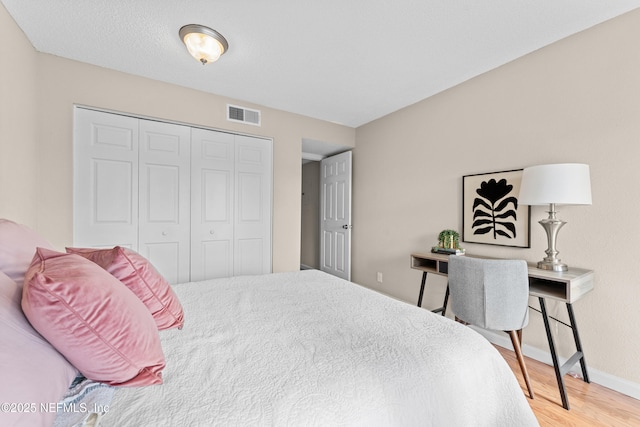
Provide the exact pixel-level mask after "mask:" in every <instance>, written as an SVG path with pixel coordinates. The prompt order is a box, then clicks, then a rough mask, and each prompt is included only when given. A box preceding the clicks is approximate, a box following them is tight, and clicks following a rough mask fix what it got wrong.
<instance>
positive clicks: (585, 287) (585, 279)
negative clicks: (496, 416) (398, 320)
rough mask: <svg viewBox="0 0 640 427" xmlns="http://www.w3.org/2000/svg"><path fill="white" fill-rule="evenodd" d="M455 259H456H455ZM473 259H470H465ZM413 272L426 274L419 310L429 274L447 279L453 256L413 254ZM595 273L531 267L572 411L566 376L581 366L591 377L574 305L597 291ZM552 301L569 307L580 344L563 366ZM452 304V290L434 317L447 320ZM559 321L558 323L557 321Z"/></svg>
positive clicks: (531, 290)
mask: <svg viewBox="0 0 640 427" xmlns="http://www.w3.org/2000/svg"><path fill="white" fill-rule="evenodd" d="M454 256H455V255H454ZM464 256H470V255H464ZM411 268H413V269H416V270H420V271H422V282H421V284H420V295H419V297H418V307H422V296H423V294H424V286H425V284H426V281H427V273H431V274H437V275H439V276H447V275H448V272H449V255H445V254H436V253H413V254H411ZM593 276H594V274H593V271H591V270H585V269H582V268H569V270H568V271H564V272H557V271H548V270H541V269H539V268H537V267H536V266H535V265H532V264H529V294H530V295H531V296H533V297H537V298H538V301H539V303H540V313H541V314H542V319H543V321H544V327H545V330H546V332H547V340H548V341H549V350H550V352H551V359H552V360H553V368H554V370H555V373H556V380H557V381H558V389H559V391H560V398H561V399H562V406H563V407H564V408H565V409H569V399H568V397H567V390H566V388H565V385H564V375H565V374H566V373H567V372H568V371H569V369H571V367H573V365H575V364H576V363H577V362H580V367H581V368H582V378H583V379H584V381H585V382H587V383H588V382H589V374H588V373H587V362H586V361H585V358H584V353H583V351H582V344H581V343H580V336H579V335H578V327H577V325H576V319H575V316H574V314H573V306H572V304H573V303H574V302H576V301H577V300H579V299H580V298H582V296H584V295H585V294H586V293H587V292H590V291H591V290H593ZM547 298H550V299H554V300H557V301H562V302H564V303H565V304H566V306H567V312H568V314H569V323H570V324H569V325H567V324H566V323H564V322H561V323H563V324H564V325H566V326H568V327H570V328H571V329H572V331H573V338H574V341H575V344H576V352H575V353H574V354H573V356H571V357H570V358H569V359H568V360H567V361H566V362H565V363H564V364H563V365H562V366H560V362H559V361H558V354H557V351H556V346H555V343H554V341H553V336H552V335H551V327H550V325H549V316H548V315H547V307H546V303H545V299H547ZM448 301H449V287H448V286H447V290H446V292H445V296H444V302H443V304H442V307H440V308H438V309H435V310H433V312H434V313H442V315H443V316H444V315H445V314H446V311H447V303H448ZM554 320H557V319H554Z"/></svg>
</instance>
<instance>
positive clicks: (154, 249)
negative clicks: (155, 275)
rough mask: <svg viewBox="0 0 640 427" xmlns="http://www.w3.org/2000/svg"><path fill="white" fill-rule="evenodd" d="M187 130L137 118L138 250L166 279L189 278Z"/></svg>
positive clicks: (184, 279)
mask: <svg viewBox="0 0 640 427" xmlns="http://www.w3.org/2000/svg"><path fill="white" fill-rule="evenodd" d="M190 139H191V130H190V128H189V127H187V126H180V125H174V124H170V123H161V122H155V121H151V120H140V166H139V167H140V174H139V175H140V183H139V184H140V207H139V209H140V212H139V214H140V225H139V252H140V254H141V255H142V256H144V257H146V258H147V259H148V260H149V261H150V262H151V263H152V264H153V265H154V267H155V268H156V269H157V270H158V271H159V272H160V274H162V275H163V276H164V277H165V278H167V280H168V281H169V282H170V283H179V282H187V281H189V279H190V272H189V260H190V250H191V248H190V244H189V243H190V242H189V231H190V225H189V223H190V214H189V212H190V206H189V205H190V179H189V170H190V161H191V147H190V145H191V144H190Z"/></svg>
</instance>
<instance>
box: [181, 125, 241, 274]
mask: <svg viewBox="0 0 640 427" xmlns="http://www.w3.org/2000/svg"><path fill="white" fill-rule="evenodd" d="M191 150H192V151H191V152H192V158H191V280H204V279H211V278H217V277H229V276H232V275H233V246H234V241H233V234H234V230H233V217H234V203H233V201H234V192H235V185H234V162H235V151H234V135H233V134H229V133H225V132H217V131H212V130H205V129H193V130H192V137H191Z"/></svg>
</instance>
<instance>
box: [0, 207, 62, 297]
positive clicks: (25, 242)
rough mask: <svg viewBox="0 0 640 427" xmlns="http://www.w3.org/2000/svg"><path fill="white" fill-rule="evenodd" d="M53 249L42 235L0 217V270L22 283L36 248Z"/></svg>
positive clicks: (19, 283)
mask: <svg viewBox="0 0 640 427" xmlns="http://www.w3.org/2000/svg"><path fill="white" fill-rule="evenodd" d="M37 247H41V248H48V249H53V247H52V246H51V243H49V242H48V241H47V240H46V239H45V238H44V237H42V236H40V235H39V234H38V233H36V232H35V231H33V230H32V229H30V228H29V227H27V226H26V225H21V224H17V223H15V222H13V221H10V220H8V219H0V271H2V272H3V273H4V274H6V275H7V276H9V277H10V278H12V279H13V280H15V282H16V283H17V284H18V285H22V282H23V280H24V273H26V271H27V268H29V265H31V260H32V259H33V254H34V253H35V252H36V248H37Z"/></svg>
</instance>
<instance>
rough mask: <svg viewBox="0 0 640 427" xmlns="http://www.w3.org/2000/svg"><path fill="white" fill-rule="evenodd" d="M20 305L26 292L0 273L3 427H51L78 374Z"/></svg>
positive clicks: (0, 418)
mask: <svg viewBox="0 0 640 427" xmlns="http://www.w3.org/2000/svg"><path fill="white" fill-rule="evenodd" d="M21 300H22V287H21V286H18V284H17V283H16V282H14V281H13V280H11V278H9V277H8V276H7V275H6V274H4V273H2V272H0V337H2V339H0V403H2V404H3V405H5V406H6V405H8V406H6V408H5V406H3V408H2V411H0V425H3V426H51V425H53V422H54V419H55V417H56V406H55V405H56V403H57V402H59V401H60V400H61V399H62V397H63V396H64V394H65V393H66V392H67V390H68V388H69V386H70V385H71V383H72V382H73V379H74V378H75V377H76V375H77V373H78V372H77V370H76V369H75V368H74V367H73V366H72V365H71V364H70V363H69V362H68V361H67V359H65V358H64V357H63V356H62V355H61V354H60V353H59V352H58V351H57V350H56V349H55V348H53V346H52V345H51V344H49V343H48V342H47V341H46V340H45V339H44V338H42V336H40V334H39V333H38V332H36V331H35V329H33V327H32V326H31V324H30V323H29V322H28V321H27V318H26V317H25V316H24V314H23V313H22V309H21V308H20V302H21ZM42 405H44V406H42ZM49 405H53V407H50V406H49ZM5 409H8V411H7V410H5Z"/></svg>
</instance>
